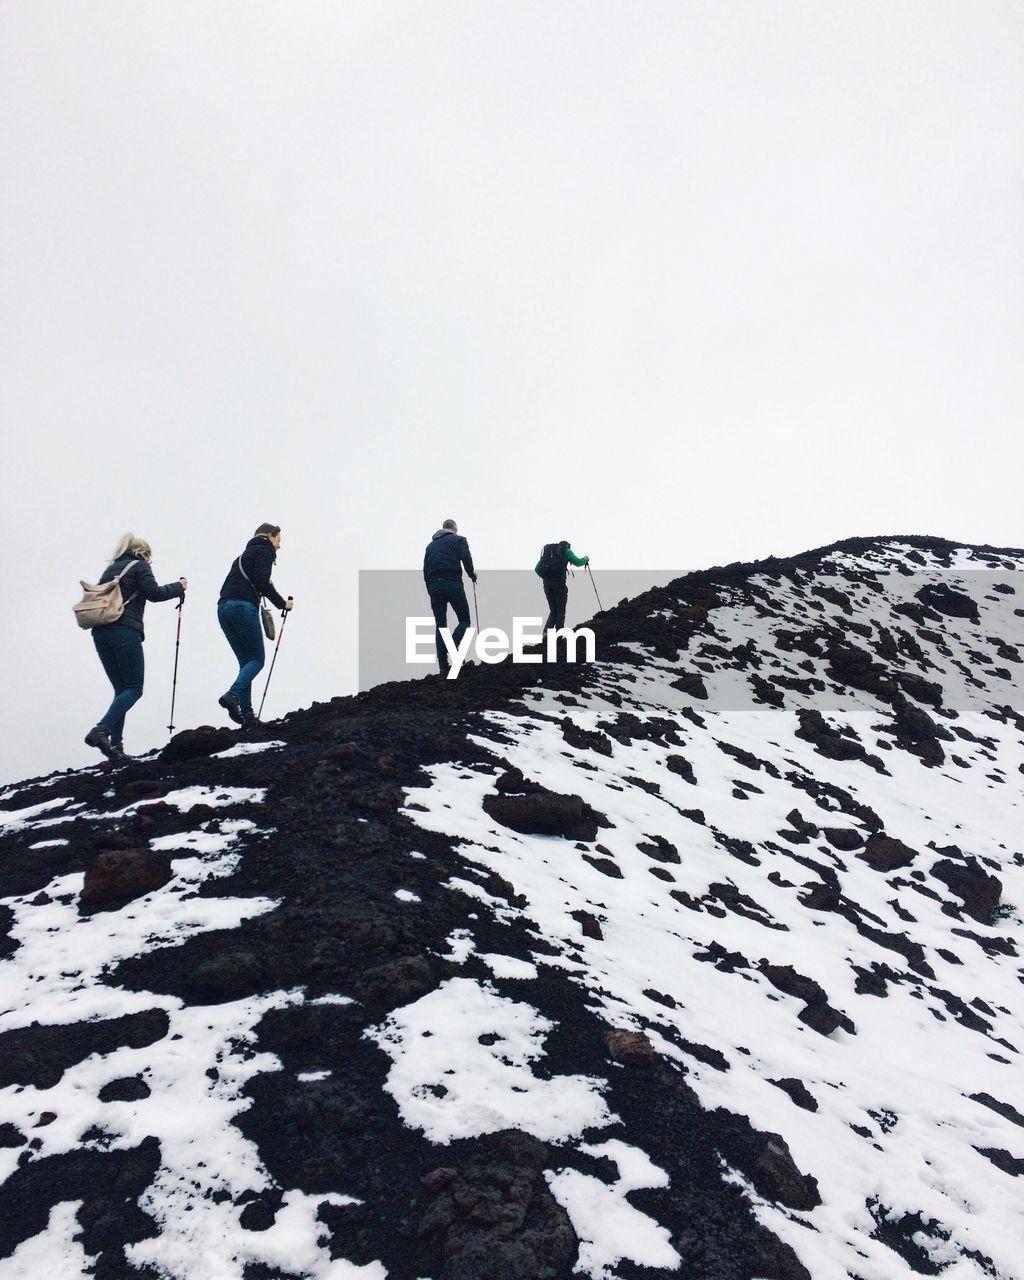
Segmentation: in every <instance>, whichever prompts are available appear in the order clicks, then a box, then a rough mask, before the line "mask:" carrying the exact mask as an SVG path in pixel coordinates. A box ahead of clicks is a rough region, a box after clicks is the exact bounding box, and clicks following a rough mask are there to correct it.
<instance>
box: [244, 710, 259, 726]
mask: <svg viewBox="0 0 1024 1280" xmlns="http://www.w3.org/2000/svg"><path fill="white" fill-rule="evenodd" d="M261 723H262V722H261V720H260V718H259V716H258V715H257V714H256V712H255V711H243V712H242V719H241V725H242V728H243V729H255V728H256V727H257V725H259V724H261Z"/></svg>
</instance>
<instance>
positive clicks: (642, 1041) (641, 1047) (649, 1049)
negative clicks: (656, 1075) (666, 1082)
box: [605, 1028, 658, 1067]
mask: <svg viewBox="0 0 1024 1280" xmlns="http://www.w3.org/2000/svg"><path fill="white" fill-rule="evenodd" d="M605 1043H606V1044H607V1046H608V1056H609V1058H611V1060H612V1061H613V1062H621V1063H622V1064H623V1066H630V1067H649V1066H651V1065H652V1064H653V1063H654V1062H655V1061H656V1060H657V1057H658V1053H657V1050H656V1049H655V1047H654V1045H653V1044H651V1042H650V1040H649V1038H648V1037H647V1036H646V1035H644V1033H643V1032H642V1031H627V1030H625V1029H624V1028H617V1029H616V1030H615V1031H609V1032H608V1034H607V1035H606V1036H605Z"/></svg>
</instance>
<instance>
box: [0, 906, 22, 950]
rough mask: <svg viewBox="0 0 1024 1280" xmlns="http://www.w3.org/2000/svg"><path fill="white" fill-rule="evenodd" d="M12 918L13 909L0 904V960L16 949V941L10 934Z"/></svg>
mask: <svg viewBox="0 0 1024 1280" xmlns="http://www.w3.org/2000/svg"><path fill="white" fill-rule="evenodd" d="M14 920H15V916H14V912H13V910H12V909H11V908H10V907H5V906H3V905H0V960H2V959H4V957H5V956H10V955H13V954H14V952H15V951H17V949H18V943H17V941H16V940H15V939H14V938H12V937H11V934H10V931H11V928H12V927H13V925H14Z"/></svg>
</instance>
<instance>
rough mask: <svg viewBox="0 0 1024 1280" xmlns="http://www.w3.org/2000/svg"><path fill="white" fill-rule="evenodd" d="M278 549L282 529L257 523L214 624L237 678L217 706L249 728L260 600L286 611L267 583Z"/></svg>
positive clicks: (259, 651) (258, 661)
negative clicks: (235, 664) (234, 661)
mask: <svg viewBox="0 0 1024 1280" xmlns="http://www.w3.org/2000/svg"><path fill="white" fill-rule="evenodd" d="M280 547H281V529H280V526H279V525H276V524H261V525H260V527H259V528H258V529H257V530H256V532H255V533H254V534H253V536H252V537H251V538H250V539H249V541H248V542H247V543H246V546H245V550H244V551H243V552H242V554H241V555H240V556H239V557H238V558H237V559H236V560H235V561H234V563H233V564H232V566H231V568H230V569H229V570H228V576H227V577H226V578H225V579H224V585H223V586H222V587H221V589H220V600H219V601H218V604H217V620H218V622H219V623H220V629H221V630H222V631H223V632H224V634H225V636H227V640H228V644H229V645H230V646H231V651H232V653H234V655H235V657H236V659H237V660H238V675H237V676H236V677H235V682H234V684H233V685H232V686H231V688H230V689H229V690H228V691H227V693H224V694H221V696H220V698H218V702H219V703H220V705H221V706H222V707H223V708H224V710H225V711H226V712H227V713H228V715H229V716H230V717H231V719H232V720H234V722H235V723H236V724H240V725H241V726H242V727H243V728H249V727H250V726H251V725H254V724H256V715H255V713H254V711H253V709H252V682H253V680H255V679H256V677H257V675H259V673H260V671H262V670H263V663H264V661H265V657H264V652H263V623H262V621H261V619H260V600H261V599H262V598H263V597H264V596H265V597H266V598H267V599H268V600H269V601H270V602H271V604H275V605H277V607H278V608H279V609H290V608H291V607H292V602H291V599H288V600H285V599H284V598H283V597H282V596H281V594H280V592H279V591H278V590H277V588H276V587H275V586H274V584H273V583H272V582H271V580H270V575H271V572H272V571H273V568H274V562H275V561H276V559H277V553H278V551H279V550H280Z"/></svg>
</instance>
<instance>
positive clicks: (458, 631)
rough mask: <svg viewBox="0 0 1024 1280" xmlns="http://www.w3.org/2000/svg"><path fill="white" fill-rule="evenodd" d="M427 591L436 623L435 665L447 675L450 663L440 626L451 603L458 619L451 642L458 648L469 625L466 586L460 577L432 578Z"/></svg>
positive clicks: (446, 619)
mask: <svg viewBox="0 0 1024 1280" xmlns="http://www.w3.org/2000/svg"><path fill="white" fill-rule="evenodd" d="M427 591H428V593H429V595H430V609H431V612H432V613H433V615H434V622H435V624H436V630H435V643H436V645H437V665H438V666H439V667H440V668H441V674H442V675H447V673H448V668H449V667H450V666H451V663H450V662H449V661H448V650H447V649H446V648H445V646H444V641H443V640H442V639H441V628H442V627H447V625H448V606H449V605H451V607H452V608H453V609H454V610H455V617H456V618H457V619H458V625H457V626H456V628H455V630H454V631H453V632H452V644H454V645H455V646H456V648H458V646H459V643H460V642H461V640H462V637H463V636H464V635H465V634H466V628H467V627H468V626H469V601H468V600H467V599H466V588H465V587H464V586H463V585H462V579H461V578H434V579H433V580H432V581H431V582H430V584H429V586H428V587H427Z"/></svg>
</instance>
